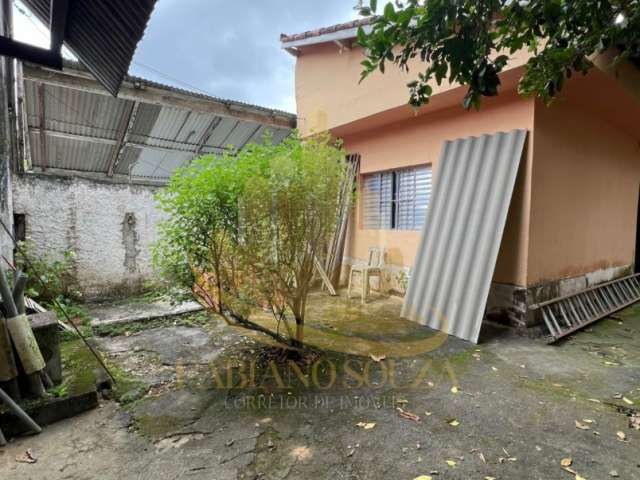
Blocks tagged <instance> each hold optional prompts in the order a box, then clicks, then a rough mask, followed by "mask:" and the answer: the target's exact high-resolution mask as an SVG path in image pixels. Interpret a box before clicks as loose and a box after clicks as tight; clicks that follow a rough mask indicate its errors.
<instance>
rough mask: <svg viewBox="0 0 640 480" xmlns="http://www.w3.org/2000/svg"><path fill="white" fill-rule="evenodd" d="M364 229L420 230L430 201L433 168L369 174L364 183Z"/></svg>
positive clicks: (425, 166)
mask: <svg viewBox="0 0 640 480" xmlns="http://www.w3.org/2000/svg"><path fill="white" fill-rule="evenodd" d="M362 186H363V188H362V215H363V222H362V224H363V225H362V226H363V228H365V229H367V230H420V229H421V228H422V226H423V225H424V221H425V217H426V215H427V208H428V206H429V201H430V200H431V186H432V169H431V165H424V166H420V167H413V168H403V169H399V170H390V171H386V172H379V173H373V174H368V175H365V176H364V177H363V182H362Z"/></svg>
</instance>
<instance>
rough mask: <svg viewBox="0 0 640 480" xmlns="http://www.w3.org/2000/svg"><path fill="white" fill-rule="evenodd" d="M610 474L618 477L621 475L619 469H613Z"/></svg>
mask: <svg viewBox="0 0 640 480" xmlns="http://www.w3.org/2000/svg"><path fill="white" fill-rule="evenodd" d="M609 476H610V477H614V478H617V477H619V476H620V475H619V474H618V472H617V470H611V471H610V472H609Z"/></svg>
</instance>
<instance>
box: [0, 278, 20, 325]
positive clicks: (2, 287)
mask: <svg viewBox="0 0 640 480" xmlns="http://www.w3.org/2000/svg"><path fill="white" fill-rule="evenodd" d="M0 295H2V303H3V304H4V309H5V312H6V315H7V318H13V317H17V316H18V309H17V308H16V304H15V303H14V302H13V294H12V293H11V289H10V288H9V282H7V276H6V275H5V274H4V270H3V269H2V268H0Z"/></svg>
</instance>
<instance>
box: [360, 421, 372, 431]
mask: <svg viewBox="0 0 640 480" xmlns="http://www.w3.org/2000/svg"><path fill="white" fill-rule="evenodd" d="M375 426H376V424H375V423H374V422H370V423H366V422H358V423H356V427H360V428H364V429H365V430H371V429H372V428H373V427H375Z"/></svg>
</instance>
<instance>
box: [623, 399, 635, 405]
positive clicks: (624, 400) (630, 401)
mask: <svg viewBox="0 0 640 480" xmlns="http://www.w3.org/2000/svg"><path fill="white" fill-rule="evenodd" d="M622 401H623V402H624V403H626V404H627V405H633V401H632V400H629V399H628V398H627V397H622Z"/></svg>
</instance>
